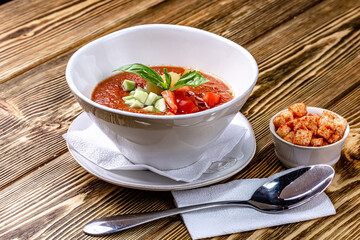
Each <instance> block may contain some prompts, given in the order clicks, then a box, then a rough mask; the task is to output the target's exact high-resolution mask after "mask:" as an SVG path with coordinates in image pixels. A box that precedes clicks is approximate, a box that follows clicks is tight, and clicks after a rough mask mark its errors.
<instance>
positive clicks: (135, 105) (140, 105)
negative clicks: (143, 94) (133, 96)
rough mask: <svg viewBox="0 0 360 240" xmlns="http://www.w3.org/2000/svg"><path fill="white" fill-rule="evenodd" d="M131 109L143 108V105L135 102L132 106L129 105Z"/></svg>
mask: <svg viewBox="0 0 360 240" xmlns="http://www.w3.org/2000/svg"><path fill="white" fill-rule="evenodd" d="M130 107H133V108H143V107H144V104H143V103H142V102H140V101H138V100H135V101H134V103H133V104H131V105H130Z"/></svg>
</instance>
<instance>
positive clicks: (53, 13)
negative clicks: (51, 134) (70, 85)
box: [0, 0, 318, 83]
mask: <svg viewBox="0 0 360 240" xmlns="http://www.w3.org/2000/svg"><path fill="white" fill-rule="evenodd" d="M317 2H318V1H310V0H308V1H303V2H302V4H301V5H299V4H297V3H296V2H294V1H291V0H286V1H281V4H278V3H279V1H270V2H265V4H264V2H263V1H249V2H243V1H179V0H175V1H169V2H162V1H161V0H152V1H110V0H107V1H98V0H94V1H70V2H68V1H65V2H61V1H47V3H46V4H43V3H42V1H35V2H32V3H31V4H27V2H24V1H14V2H13V3H9V4H6V5H3V6H0V19H7V20H8V21H7V22H6V24H4V25H1V26H0V60H1V61H0V69H1V70H0V83H1V82H4V81H7V80H9V79H11V78H12V77H15V76H17V75H19V74H21V73H23V72H25V71H27V70H29V69H31V68H33V67H35V66H37V65H39V64H42V63H44V62H45V61H48V60H49V59H51V58H54V57H55V56H57V55H60V54H62V53H64V52H66V51H68V50H70V49H71V48H74V47H78V46H81V45H83V44H84V43H87V42H89V41H91V40H93V39H94V38H97V37H99V36H102V35H105V34H107V33H109V32H112V31H115V30H118V29H121V28H124V27H129V26H134V25H139V24H146V23H159V22H161V23H172V24H184V25H189V26H194V27H199V28H203V29H206V30H211V31H213V32H215V33H218V34H220V35H221V34H222V35H224V36H225V37H231V36H233V35H234V34H235V35H236V36H237V37H238V40H239V41H238V42H239V43H244V41H245V42H248V41H250V40H251V39H254V38H256V37H258V36H260V35H261V34H263V33H264V32H265V31H269V30H270V29H272V28H274V25H275V26H276V25H278V24H280V23H282V22H284V21H287V20H288V19H290V18H292V17H293V16H294V15H297V14H299V13H300V12H302V11H305V10H306V9H308V8H310V7H312V6H314V5H315V4H316V3H317ZM23 5H26V6H23ZM13 9H14V11H13ZM22 9H26V11H25V12H24V13H22V11H21V10H22ZM174 9H176V11H174ZM228 12H232V14H230V15H229V14H228ZM35 13H36V14H35ZM39 13H41V14H40V16H39ZM164 13H167V14H164ZM18 16H20V17H18ZM210 16H211V17H210ZM264 18H269V20H270V21H266V22H264V21H261V20H262V19H264ZM250 19H252V20H251V21H249V20H250ZM13 22H14V24H11V25H10V23H13ZM64 39H66V41H64ZM54 46H56V48H54ZM20 55H21V57H19V56H20Z"/></svg>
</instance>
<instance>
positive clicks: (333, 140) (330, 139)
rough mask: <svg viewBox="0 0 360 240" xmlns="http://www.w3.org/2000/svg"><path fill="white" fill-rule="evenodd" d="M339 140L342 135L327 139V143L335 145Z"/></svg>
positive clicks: (334, 135)
mask: <svg viewBox="0 0 360 240" xmlns="http://www.w3.org/2000/svg"><path fill="white" fill-rule="evenodd" d="M340 139H342V135H338V134H333V135H331V136H330V137H329V139H328V142H329V143H336V142H337V141H339V140H340Z"/></svg>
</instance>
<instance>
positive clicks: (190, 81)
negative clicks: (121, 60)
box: [114, 63, 209, 91]
mask: <svg viewBox="0 0 360 240" xmlns="http://www.w3.org/2000/svg"><path fill="white" fill-rule="evenodd" d="M114 71H123V72H130V73H135V74H138V75H140V76H141V77H142V78H143V79H145V80H146V81H148V82H150V83H152V84H154V85H155V86H157V87H159V88H161V89H162V90H170V91H173V90H175V89H178V88H181V87H184V86H190V87H198V86H200V85H202V84H204V83H206V82H208V81H209V79H206V78H205V77H203V76H202V75H201V74H200V73H198V72H196V71H190V72H187V73H185V74H184V75H182V76H181V77H180V79H179V80H178V81H177V82H176V83H175V85H174V86H173V87H172V88H170V85H171V76H170V74H169V73H168V72H167V70H166V68H164V75H165V82H164V80H163V79H162V77H161V76H160V74H158V73H157V72H156V71H155V70H154V69H152V68H150V67H148V66H145V65H143V64H141V63H134V64H128V65H125V66H122V67H119V68H118V69H116V70H114Z"/></svg>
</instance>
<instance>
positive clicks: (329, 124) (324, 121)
mask: <svg viewBox="0 0 360 240" xmlns="http://www.w3.org/2000/svg"><path fill="white" fill-rule="evenodd" d="M318 125H319V127H326V128H330V129H331V130H333V131H334V130H335V124H334V119H332V118H330V117H327V116H321V117H320V119H319V123H318Z"/></svg>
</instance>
